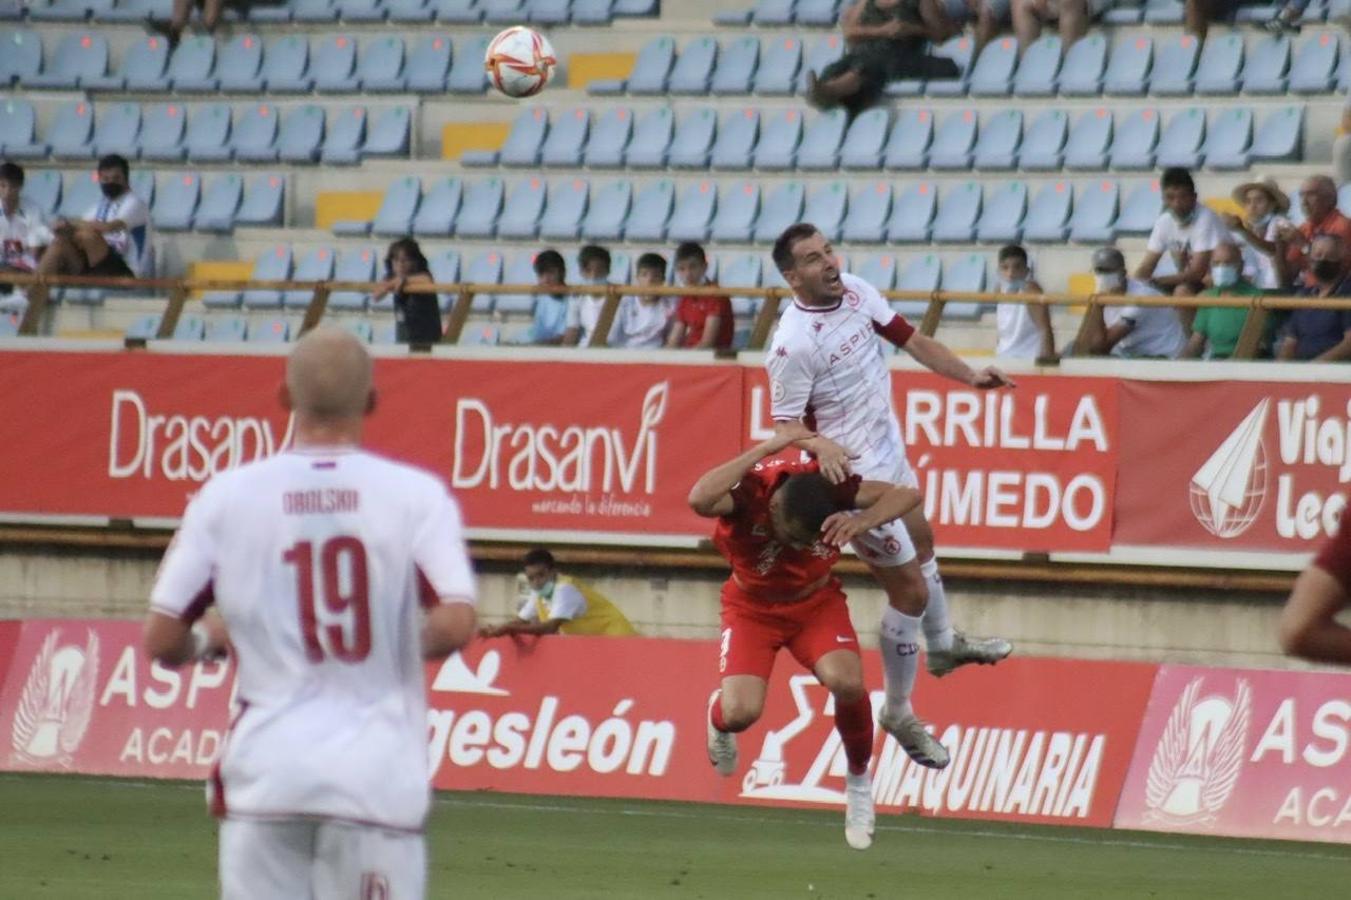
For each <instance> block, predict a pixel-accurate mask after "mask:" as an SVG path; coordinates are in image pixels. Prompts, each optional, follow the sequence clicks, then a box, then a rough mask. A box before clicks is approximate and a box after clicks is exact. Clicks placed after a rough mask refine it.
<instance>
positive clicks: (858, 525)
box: [821, 481, 922, 547]
mask: <svg viewBox="0 0 1351 900" xmlns="http://www.w3.org/2000/svg"><path fill="white" fill-rule="evenodd" d="M921 499H922V498H921V496H920V493H919V491H917V490H915V489H914V488H911V487H905V486H904V485H899V484H891V483H889V482H886V481H865V482H863V483H861V484H860V485H859V486H858V493H857V494H856V495H855V497H854V506H855V508H856V509H857V510H859V511H858V512H854V511H845V512H837V513H835V514H834V515H833V516H830V517H829V518H827V519H826V521H825V522H823V523H822V524H821V540H822V541H824V542H825V543H827V544H830V545H832V546H835V547H843V546H844V545H845V544H847V543H849V542H850V541H852V540H853V539H854V538H855V537H857V536H858V535H860V534H863V533H864V532H865V531H872V530H873V529H874V528H877V527H878V526H879V525H885V524H886V523H888V522H891V521H894V520H896V519H899V518H900V517H901V516H904V515H905V514H906V513H908V512H910V510H912V509H914V508H915V507H917V506H919V504H920V501H921Z"/></svg>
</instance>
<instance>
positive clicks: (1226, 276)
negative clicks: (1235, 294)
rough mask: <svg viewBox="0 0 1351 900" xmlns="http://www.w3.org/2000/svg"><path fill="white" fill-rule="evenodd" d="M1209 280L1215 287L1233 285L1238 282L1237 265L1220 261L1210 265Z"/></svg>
mask: <svg viewBox="0 0 1351 900" xmlns="http://www.w3.org/2000/svg"><path fill="white" fill-rule="evenodd" d="M1210 280H1211V281H1213V282H1214V283H1215V287H1217V288H1227V287H1233V286H1234V285H1236V284H1238V266H1231V265H1227V264H1225V263H1220V264H1218V265H1214V266H1211V267H1210Z"/></svg>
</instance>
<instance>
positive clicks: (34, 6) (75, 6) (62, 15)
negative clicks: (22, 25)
mask: <svg viewBox="0 0 1351 900" xmlns="http://www.w3.org/2000/svg"><path fill="white" fill-rule="evenodd" d="M104 5H111V3H109V2H108V0H104ZM88 17H89V4H88V2H87V0H48V2H45V3H44V2H32V3H29V4H28V18H29V19H30V20H32V21H34V22H83V21H84V20H85V19H87V18H88Z"/></svg>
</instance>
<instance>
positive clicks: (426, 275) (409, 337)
mask: <svg viewBox="0 0 1351 900" xmlns="http://www.w3.org/2000/svg"><path fill="white" fill-rule="evenodd" d="M432 281H433V279H432V272H431V268H430V267H429V266H428V265H427V257H425V256H423V255H422V248H421V247H419V246H418V242H417V241H415V240H413V239H412V238H400V239H399V240H397V241H395V242H394V243H392V244H390V245H389V252H388V253H387V254H386V255H385V281H384V284H383V285H382V286H381V289H380V291H379V292H378V293H376V295H375V296H374V297H373V298H372V299H373V300H379V299H380V298H381V297H383V296H385V295H386V294H393V295H394V326H395V337H396V339H397V340H398V341H399V343H401V344H436V343H440V341H441V334H442V330H441V301H440V300H439V299H438V298H437V295H436V294H410V293H407V292H406V291H405V290H404V289H405V288H406V287H407V286H408V285H410V284H431V283H432Z"/></svg>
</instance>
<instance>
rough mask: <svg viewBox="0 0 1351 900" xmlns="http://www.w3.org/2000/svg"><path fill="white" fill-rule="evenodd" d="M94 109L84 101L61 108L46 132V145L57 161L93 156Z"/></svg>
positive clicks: (77, 101)
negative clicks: (91, 141) (91, 142)
mask: <svg viewBox="0 0 1351 900" xmlns="http://www.w3.org/2000/svg"><path fill="white" fill-rule="evenodd" d="M93 136H94V107H93V106H92V105H91V104H90V103H88V102H87V101H85V100H76V101H74V102H72V103H67V104H65V105H63V106H61V107H60V108H59V109H58V110H57V111H56V119H55V120H54V121H53V122H52V127H51V128H50V129H49V130H48V132H47V135H46V137H47V143H48V144H49V145H50V147H51V151H50V152H51V154H52V156H54V157H56V158H57V159H88V158H89V157H90V156H92V155H93V148H92V146H91V145H90V140H91V139H92V138H93Z"/></svg>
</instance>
